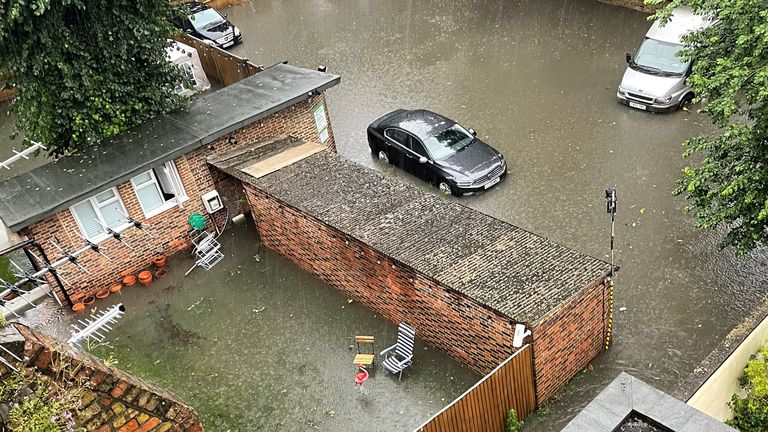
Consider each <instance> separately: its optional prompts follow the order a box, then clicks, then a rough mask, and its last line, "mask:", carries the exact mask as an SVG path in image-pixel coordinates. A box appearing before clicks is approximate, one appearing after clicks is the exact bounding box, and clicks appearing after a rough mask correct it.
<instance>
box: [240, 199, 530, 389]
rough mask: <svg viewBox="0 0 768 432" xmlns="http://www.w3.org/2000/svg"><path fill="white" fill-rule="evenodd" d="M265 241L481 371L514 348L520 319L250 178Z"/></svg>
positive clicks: (253, 208)
mask: <svg viewBox="0 0 768 432" xmlns="http://www.w3.org/2000/svg"><path fill="white" fill-rule="evenodd" d="M244 187H245V192H246V196H247V197H248V202H249V204H250V206H251V214H252V216H253V218H254V220H255V221H256V224H257V226H258V229H259V235H260V238H261V241H262V242H263V243H264V245H265V246H266V247H268V248H270V249H272V250H274V251H275V252H277V253H279V254H280V255H282V256H284V257H286V258H288V259H289V260H291V261H292V262H293V263H295V264H296V265H298V266H299V267H300V268H302V269H303V270H305V271H307V272H308V273H310V274H313V275H315V276H317V277H318V278H320V279H322V280H323V281H325V282H326V283H328V284H329V285H331V286H333V287H334V288H336V289H338V290H339V291H341V292H343V293H344V294H345V295H346V296H348V297H349V298H351V299H353V300H354V301H356V302H358V303H360V304H362V305H365V306H367V307H369V308H371V309H373V310H375V311H376V312H377V313H380V314H381V315H382V316H384V317H385V318H386V319H388V320H389V321H392V322H394V323H398V322H401V321H405V322H408V323H409V324H411V325H412V326H414V327H415V328H416V329H417V335H418V336H419V338H420V339H423V340H425V341H426V342H428V343H430V344H431V345H433V346H435V347H437V348H439V349H441V350H442V351H444V352H446V353H448V354H449V355H451V356H452V357H454V358H455V359H457V360H458V361H460V362H462V363H463V364H466V365H468V366H469V367H471V368H472V369H474V370H475V371H477V372H480V373H483V374H485V373H488V372H490V371H491V370H492V369H493V368H495V367H496V366H498V365H499V363H501V362H502V361H503V360H506V359H507V358H508V357H509V356H510V355H512V353H513V352H514V348H512V336H513V334H514V324H515V323H514V322H513V321H511V320H509V319H508V318H505V317H503V316H501V315H499V314H497V313H496V312H494V311H492V310H490V309H487V308H485V307H483V306H481V305H479V304H477V303H476V302H474V301H473V300H472V299H470V298H467V297H466V296H464V295H463V294H460V293H458V292H456V291H453V290H450V289H448V288H446V287H445V286H442V285H440V284H438V283H437V282H436V281H434V280H433V279H431V278H429V277H427V276H425V275H423V274H420V273H417V272H416V271H415V270H413V269H412V268H410V267H408V266H406V265H404V264H402V263H400V262H399V261H395V260H394V259H392V258H390V257H388V256H385V255H383V254H381V253H380V252H378V251H376V250H375V249H373V248H371V247H370V246H368V245H367V244H365V243H363V242H361V241H359V240H357V239H355V238H352V237H350V236H347V235H345V234H344V233H342V232H340V231H337V230H336V229H334V228H331V227H329V226H327V225H325V224H323V223H321V222H319V221H318V220H317V219H315V218H313V217H312V216H309V215H307V214H305V213H303V212H300V211H298V210H296V209H294V208H292V207H290V206H287V205H285V204H283V203H281V202H279V201H278V200H276V199H274V198H272V197H270V196H269V195H267V194H266V193H265V192H263V191H260V190H258V189H256V188H254V187H252V186H250V185H245V186H244Z"/></svg>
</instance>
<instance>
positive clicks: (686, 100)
mask: <svg viewBox="0 0 768 432" xmlns="http://www.w3.org/2000/svg"><path fill="white" fill-rule="evenodd" d="M692 102H693V93H688V94H687V95H685V96H683V99H681V100H680V106H678V107H677V108H678V109H683V108H687V107H689V106H691V103H692Z"/></svg>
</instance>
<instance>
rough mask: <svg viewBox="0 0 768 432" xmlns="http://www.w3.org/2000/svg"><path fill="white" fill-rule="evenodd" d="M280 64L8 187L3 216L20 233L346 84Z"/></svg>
mask: <svg viewBox="0 0 768 432" xmlns="http://www.w3.org/2000/svg"><path fill="white" fill-rule="evenodd" d="M340 80H341V78H340V77H339V76H337V75H331V74H327V73H321V72H317V71H313V70H308V69H302V68H298V67H295V66H290V65H285V64H278V65H275V66H273V67H271V68H268V69H266V70H264V71H262V72H260V73H258V74H256V75H253V76H251V77H249V78H246V79H244V80H242V81H239V82H237V83H235V84H232V85H230V86H227V87H225V88H223V89H221V90H218V91H216V92H213V93H210V94H208V95H205V96H203V97H200V98H198V99H195V100H193V101H192V102H191V103H190V104H189V105H188V106H187V107H186V108H185V109H183V110H181V111H179V112H176V113H173V114H170V115H167V116H161V117H158V118H155V119H153V120H150V121H148V122H145V123H144V124H142V125H140V126H138V127H136V128H134V129H133V130H131V131H129V132H127V133H124V134H121V135H119V136H116V137H113V138H110V139H107V140H104V141H103V142H102V143H101V144H99V145H98V146H94V147H89V148H85V149H82V150H80V151H79V152H78V154H75V155H71V156H67V157H63V158H60V159H59V160H57V161H55V162H51V163H49V164H47V165H44V166H42V167H39V168H36V169H33V170H31V171H29V172H26V173H24V174H21V175H18V176H16V177H13V178H11V179H8V180H6V181H4V182H2V183H0V219H2V221H3V222H4V223H5V225H6V226H8V227H10V228H11V229H12V230H14V231H17V230H19V229H21V228H24V227H26V226H28V225H30V224H32V223H35V222H38V221H40V220H42V219H44V218H45V217H47V216H49V215H51V214H54V213H56V212H58V211H60V210H63V209H66V208H68V207H69V206H71V205H73V204H76V203H78V202H80V201H82V200H84V199H86V198H89V197H91V196H93V195H94V194H96V193H98V192H100V191H102V190H105V189H107V188H110V187H112V186H115V185H118V184H120V183H123V182H125V181H127V180H128V179H130V178H131V177H133V176H135V175H136V174H139V173H141V172H143V171H146V170H147V169H148V167H150V166H153V165H156V164H159V163H162V162H166V161H168V160H172V159H175V158H177V157H179V156H180V155H182V154H184V153H188V152H190V151H192V150H194V149H196V148H198V147H200V146H202V145H205V144H208V143H210V142H212V141H214V140H216V139H217V138H220V137H222V136H225V135H227V134H229V133H231V132H233V131H235V130H237V129H240V128H242V127H244V126H246V125H248V124H250V123H253V122H255V121H257V120H260V119H262V118H264V117H267V116H269V115H270V114H273V113H275V112H277V111H280V110H282V109H284V108H287V107H289V106H291V105H294V104H296V103H298V102H299V101H301V100H304V99H306V98H307V94H308V93H309V92H322V91H324V90H326V89H327V88H329V87H332V86H334V85H336V84H338V83H339V81H340Z"/></svg>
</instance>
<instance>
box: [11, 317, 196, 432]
mask: <svg viewBox="0 0 768 432" xmlns="http://www.w3.org/2000/svg"><path fill="white" fill-rule="evenodd" d="M15 326H16V329H17V330H18V332H19V333H20V335H21V337H22V338H23V339H24V345H23V352H22V353H20V354H23V356H24V358H26V359H28V360H27V365H28V366H29V367H35V369H36V370H37V371H38V372H40V373H42V374H43V375H44V376H46V377H48V379H51V380H53V381H54V382H56V383H57V384H58V385H59V386H61V387H62V388H64V389H65V390H67V391H78V392H82V396H81V399H80V400H81V409H80V411H79V413H78V414H77V416H76V417H75V420H76V423H77V424H78V426H80V427H84V428H85V429H86V430H89V431H96V432H165V431H172V432H177V431H178V432H181V431H185V432H201V431H202V430H203V426H202V424H201V422H200V420H199V419H198V417H197V413H195V411H194V410H193V409H192V408H191V407H189V406H187V405H186V404H185V403H184V402H182V401H181V400H180V399H179V398H177V397H176V396H174V395H172V394H171V393H168V392H167V391H164V390H162V389H160V388H159V387H157V386H155V385H153V384H151V383H149V382H147V381H145V380H143V379H141V378H138V377H136V376H134V375H131V374H129V373H127V372H125V371H122V370H120V369H117V368H114V367H107V366H105V365H104V364H103V363H102V362H101V361H99V359H97V358H95V357H93V356H92V355H90V354H88V353H85V352H83V351H79V350H75V349H73V348H72V347H70V346H68V345H66V344H64V343H61V342H58V341H55V340H53V339H50V338H48V337H47V336H45V335H43V334H41V333H38V332H36V331H34V330H31V329H29V328H27V327H24V326H22V325H18V324H16V325H15Z"/></svg>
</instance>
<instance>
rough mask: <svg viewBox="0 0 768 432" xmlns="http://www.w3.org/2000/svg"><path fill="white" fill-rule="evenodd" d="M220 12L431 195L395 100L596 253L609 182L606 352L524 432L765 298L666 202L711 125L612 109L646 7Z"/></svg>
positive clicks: (254, 54)
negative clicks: (612, 212) (315, 77)
mask: <svg viewBox="0 0 768 432" xmlns="http://www.w3.org/2000/svg"><path fill="white" fill-rule="evenodd" d="M224 13H226V14H228V16H229V18H230V20H232V21H233V22H234V23H235V24H236V25H238V26H239V27H240V28H241V29H242V32H243V35H244V43H243V44H242V45H240V46H237V47H235V48H233V49H232V52H233V53H235V54H238V55H241V56H245V57H248V58H249V59H251V60H252V61H253V62H255V63H257V64H263V65H271V64H274V63H277V62H280V61H283V60H288V61H289V62H291V63H292V64H296V65H299V66H305V67H310V68H314V67H316V66H317V65H320V64H323V65H326V66H328V70H329V71H330V72H333V73H337V74H340V75H342V83H341V85H339V86H337V87H335V88H333V89H331V90H330V91H329V92H328V94H327V95H328V100H329V104H328V105H329V109H330V112H331V119H332V122H333V127H334V132H335V134H336V141H337V146H338V149H339V152H340V153H341V154H343V155H344V156H346V157H348V158H349V159H351V160H354V161H356V162H358V163H361V164H363V165H366V166H368V167H371V168H373V169H377V170H382V171H384V172H386V173H388V174H389V175H392V176H393V177H397V178H401V179H404V180H406V181H409V182H412V183H414V184H417V185H420V186H421V187H423V188H424V189H425V190H427V191H431V192H432V193H436V190H435V189H433V188H430V187H428V186H426V185H424V184H423V183H421V182H420V181H419V180H416V179H413V178H411V177H409V176H408V175H407V174H404V173H402V172H400V171H397V170H396V169H394V168H392V167H390V166H387V165H384V164H382V163H380V162H379V161H377V160H374V159H373V158H372V157H371V155H370V152H369V151H368V147H367V144H366V141H365V127H366V125H367V124H368V123H369V122H370V121H372V120H373V119H375V118H376V117H378V116H379V115H381V114H383V113H385V112H387V111H389V110H392V109H395V108H401V107H405V108H428V109H431V110H434V111H438V112H441V113H443V114H445V115H448V116H449V117H452V118H454V119H456V120H459V121H460V122H461V123H463V124H464V125H465V126H467V127H473V128H475V129H476V130H477V131H478V132H479V134H480V135H481V136H483V137H484V139H486V141H487V142H489V143H490V144H492V145H493V146H495V147H497V148H498V149H499V150H500V151H502V152H503V153H504V154H505V155H506V158H507V160H508V161H509V162H510V173H511V175H510V176H509V177H508V178H507V179H506V180H505V181H504V182H503V183H501V184H500V185H499V186H498V187H495V188H494V189H492V190H491V191H489V192H488V193H485V194H484V195H480V196H477V197H471V198H464V199H461V200H460V202H461V203H463V204H465V205H468V206H470V207H473V208H475V209H478V210H481V211H483V212H486V213H489V214H491V215H493V216H495V217H498V218H500V219H503V220H505V221H508V222H510V223H512V224H515V225H518V226H521V227H523V228H526V229H529V230H531V231H533V232H536V233H538V234H540V235H542V236H545V237H548V238H550V239H552V240H554V241H557V242H559V243H561V244H563V245H566V246H569V247H571V248H573V249H576V250H579V251H582V252H585V253H588V254H591V255H593V256H597V257H603V258H606V257H607V255H608V253H609V251H608V245H609V218H608V216H607V215H606V213H605V205H604V200H603V188H605V187H607V186H613V187H617V188H618V198H619V213H618V215H617V229H616V233H617V251H616V258H617V264H618V265H620V266H621V272H620V273H619V275H618V277H617V287H616V299H615V301H616V314H615V336H614V343H613V345H612V347H611V349H610V350H608V351H607V352H606V353H604V354H602V355H601V356H600V357H599V358H598V359H596V360H595V361H594V362H593V366H594V372H592V373H585V374H581V375H579V376H578V377H577V378H576V379H575V380H573V381H572V382H571V383H570V384H569V385H568V386H567V387H566V388H565V389H564V391H563V392H562V393H561V395H560V397H559V398H558V400H556V401H554V402H552V403H551V404H549V406H548V408H547V409H545V410H544V411H543V412H544V413H546V414H545V415H540V416H539V417H538V418H531V419H530V420H528V421H527V423H528V426H527V427H526V430H531V431H537V430H538V431H550V430H559V428H560V427H562V426H563V425H564V424H565V423H566V422H567V421H568V420H570V418H572V417H573V416H574V415H575V414H576V412H578V410H580V409H581V408H582V407H583V406H584V405H585V404H586V403H587V402H588V401H589V400H590V399H591V398H592V397H593V396H594V395H596V394H597V392H599V391H600V389H602V388H603V387H604V386H605V385H606V384H607V383H608V382H610V381H611V380H612V379H613V378H614V377H615V376H616V375H617V374H618V373H619V372H620V371H627V372H630V373H632V374H633V375H635V376H637V377H638V378H640V379H643V380H644V381H646V382H648V383H650V384H652V385H654V386H656V387H658V388H660V389H662V390H666V391H671V390H673V389H674V388H675V387H676V386H678V385H679V384H680V383H681V381H682V380H683V379H684V378H685V377H686V375H687V374H689V373H690V372H691V371H693V369H694V368H695V367H696V365H697V364H698V363H699V362H700V361H701V360H702V359H703V358H704V357H705V356H706V355H707V354H708V353H709V352H710V351H711V350H712V349H713V348H714V347H715V346H717V345H718V343H719V341H720V340H721V339H722V337H723V336H725V335H726V334H727V333H728V331H730V329H731V328H733V326H734V325H735V324H736V323H737V322H738V321H739V320H740V319H741V318H742V317H743V316H744V315H746V314H747V313H748V311H749V310H750V309H751V308H752V307H753V306H754V305H755V304H756V303H757V302H759V301H760V300H761V299H762V298H763V297H764V295H765V292H766V290H767V289H768V275H767V272H766V271H765V269H766V267H767V264H768V254H766V253H765V252H764V251H758V252H755V253H752V254H749V255H748V256H746V257H742V258H735V257H734V256H733V253H732V252H731V251H729V250H726V251H722V252H721V251H719V249H718V248H717V243H718V240H719V235H718V234H717V233H711V232H701V231H698V230H696V229H695V228H694V227H693V226H692V221H691V218H690V217H689V216H687V215H685V214H684V213H683V211H682V209H683V206H684V204H685V203H684V200H682V199H681V198H675V197H673V196H672V195H671V190H672V189H673V188H674V182H675V179H676V178H677V177H678V175H679V172H680V169H681V168H682V167H683V166H684V161H683V160H682V159H681V158H680V154H681V152H682V147H681V146H680V143H681V142H682V141H683V140H684V139H686V138H688V137H690V136H693V135H696V134H700V133H707V132H710V131H711V128H710V126H709V125H708V122H707V121H706V119H705V118H704V117H703V116H701V115H698V114H697V113H695V112H676V113H672V114H669V115H653V114H649V113H645V112H640V111H635V110H630V109H628V108H626V107H624V106H621V105H619V104H618V103H617V102H616V100H615V90H616V86H617V84H618V82H619V80H620V79H621V75H622V73H623V70H624V67H625V63H624V60H623V58H624V53H625V52H634V50H635V49H636V48H637V45H638V44H639V42H640V41H641V40H642V37H643V34H644V33H645V31H646V30H647V28H648V26H649V23H648V22H647V20H646V17H647V15H646V14H643V13H641V12H637V11H633V10H628V9H624V8H620V7H616V6H609V5H606V4H602V3H598V2H595V1H591V0H560V1H547V0H521V1H479V0H475V1H472V0H457V1H447V0H430V1H413V0H387V1H377V2H373V1H368V0H362V1H355V2H352V1H337V2H333V1H330V0H321V1H313V2H310V1H306V0H304V1H301V0H280V1H277V0H253V1H251V2H249V3H246V4H244V5H240V6H234V7H230V8H227V9H225V10H224ZM0 123H2V122H0ZM0 127H2V126H0ZM450 223H460V221H451V222H450ZM446 227H447V229H449V227H450V224H449V223H447V224H446ZM620 307H623V308H626V310H625V311H623V312H619V308H620Z"/></svg>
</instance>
